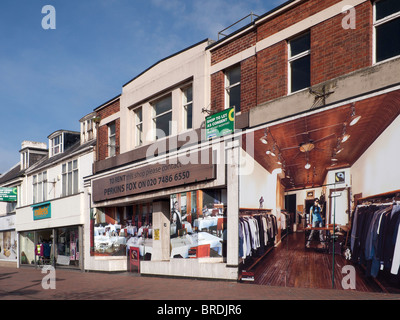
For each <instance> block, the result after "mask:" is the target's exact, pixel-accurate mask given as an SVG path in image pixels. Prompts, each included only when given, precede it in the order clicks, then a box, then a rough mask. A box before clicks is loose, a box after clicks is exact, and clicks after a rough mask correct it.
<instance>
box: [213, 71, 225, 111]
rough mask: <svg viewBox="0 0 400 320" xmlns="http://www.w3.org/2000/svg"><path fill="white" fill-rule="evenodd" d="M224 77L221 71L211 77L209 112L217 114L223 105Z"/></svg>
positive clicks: (222, 108)
mask: <svg viewBox="0 0 400 320" xmlns="http://www.w3.org/2000/svg"><path fill="white" fill-rule="evenodd" d="M224 90H225V75H224V73H223V72H222V71H219V72H216V73H214V74H212V75H211V110H213V111H215V112H219V111H222V110H224V108H225V105H224V103H225V102H224V101H225V94H224Z"/></svg>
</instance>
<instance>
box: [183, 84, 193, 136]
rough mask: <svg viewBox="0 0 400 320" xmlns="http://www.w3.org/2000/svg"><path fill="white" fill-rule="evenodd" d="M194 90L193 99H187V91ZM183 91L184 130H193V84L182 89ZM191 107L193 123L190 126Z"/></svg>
mask: <svg viewBox="0 0 400 320" xmlns="http://www.w3.org/2000/svg"><path fill="white" fill-rule="evenodd" d="M190 89H191V90H192V99H191V100H190V101H188V100H187V91H188V90H190ZM181 91H182V110H183V121H182V123H183V130H191V129H193V85H192V84H190V85H188V86H186V87H184V88H182V89H181ZM189 106H190V108H191V113H192V123H191V124H190V127H189V126H188V107H189Z"/></svg>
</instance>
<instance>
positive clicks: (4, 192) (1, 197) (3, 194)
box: [0, 188, 17, 202]
mask: <svg viewBox="0 0 400 320" xmlns="http://www.w3.org/2000/svg"><path fill="white" fill-rule="evenodd" d="M0 201H2V202H15V201H17V188H0Z"/></svg>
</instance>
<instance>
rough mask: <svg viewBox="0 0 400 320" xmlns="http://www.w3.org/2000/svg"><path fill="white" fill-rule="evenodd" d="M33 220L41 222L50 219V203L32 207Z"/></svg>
mask: <svg viewBox="0 0 400 320" xmlns="http://www.w3.org/2000/svg"><path fill="white" fill-rule="evenodd" d="M32 211H33V220H43V219H49V218H51V203H50V202H44V203H40V204H36V205H33V206H32Z"/></svg>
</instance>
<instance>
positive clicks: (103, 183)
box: [93, 149, 215, 202]
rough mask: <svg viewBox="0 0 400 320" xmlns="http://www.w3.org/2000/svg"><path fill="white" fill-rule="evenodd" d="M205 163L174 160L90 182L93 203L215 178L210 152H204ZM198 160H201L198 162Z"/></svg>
mask: <svg viewBox="0 0 400 320" xmlns="http://www.w3.org/2000/svg"><path fill="white" fill-rule="evenodd" d="M205 158H207V163H205V164H203V163H201V161H200V162H197V163H194V164H193V163H188V164H184V163H182V162H183V161H182V162H181V161H180V160H177V159H173V160H169V161H166V163H165V164H160V163H157V164H151V165H147V166H144V167H141V168H139V169H132V170H127V171H123V172H121V173H115V174H112V175H109V176H107V177H105V178H100V179H97V180H93V201H94V202H98V201H104V200H109V199H115V198H119V197H126V196H131V195H136V194H140V193H144V192H149V191H155V190H161V189H165V188H170V187H176V186H181V185H186V184H189V183H196V182H200V181H206V180H212V179H215V165H214V164H213V163H212V161H211V160H210V159H211V149H210V150H207V151H206V157H205ZM200 160H201V159H200Z"/></svg>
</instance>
